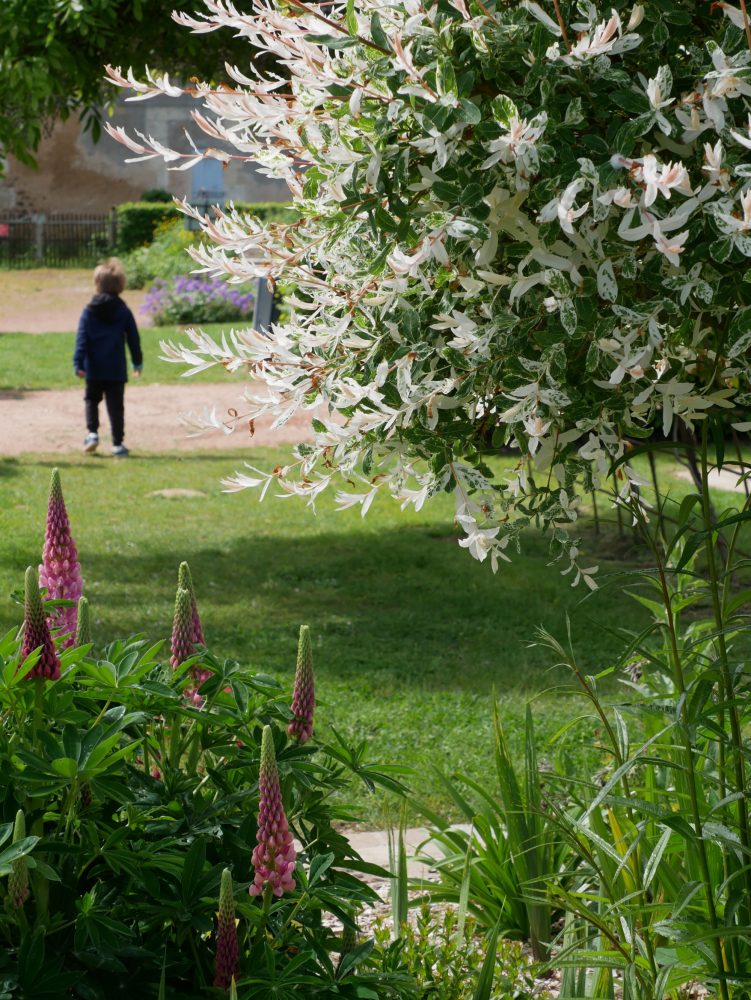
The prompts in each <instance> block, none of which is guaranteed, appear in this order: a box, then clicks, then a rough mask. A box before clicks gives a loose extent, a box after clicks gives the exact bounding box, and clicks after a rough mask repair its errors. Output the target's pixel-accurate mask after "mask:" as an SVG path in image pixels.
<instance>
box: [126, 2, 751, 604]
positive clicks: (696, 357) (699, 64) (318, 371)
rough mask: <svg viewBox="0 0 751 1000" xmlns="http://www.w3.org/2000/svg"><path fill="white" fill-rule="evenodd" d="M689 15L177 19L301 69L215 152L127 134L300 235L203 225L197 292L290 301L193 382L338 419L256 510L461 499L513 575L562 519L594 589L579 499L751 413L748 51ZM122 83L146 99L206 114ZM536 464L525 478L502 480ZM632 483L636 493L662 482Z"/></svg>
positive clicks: (729, 9)
mask: <svg viewBox="0 0 751 1000" xmlns="http://www.w3.org/2000/svg"><path fill="white" fill-rule="evenodd" d="M683 6H685V5H681V4H679V3H677V2H676V3H675V4H672V3H671V2H669V0H666V3H665V4H663V5H660V7H659V9H658V8H657V5H650V6H649V8H648V9H645V7H643V6H641V5H636V6H633V7H628V8H626V7H625V6H624V5H623V4H620V3H616V4H615V6H613V7H609V8H605V9H600V8H598V7H596V6H595V4H594V3H592V2H589V0H582V2H580V3H579V4H578V14H577V15H574V16H572V17H571V19H570V22H568V23H567V20H566V18H567V16H568V12H569V11H570V10H572V9H573V5H567V4H563V8H562V9H563V13H562V14H561V11H560V10H559V9H558V7H557V6H556V7H555V10H554V9H553V7H554V5H552V4H542V3H535V2H531V0H524V3H522V4H521V5H504V6H500V5H499V6H498V9H496V8H495V7H493V8H492V9H491V7H488V6H486V5H485V4H483V3H479V2H475V0H453V2H448V0H447V2H445V3H443V2H439V3H432V2H430V0H428V2H423V0H406V2H405V0H377V2H376V0H358V3H357V4H352V3H351V2H350V3H345V2H341V3H339V2H334V3H332V2H320V3H314V2H306V0H279V2H278V3H276V2H274V0H256V2H255V3H254V5H253V8H252V10H244V9H243V10H241V9H239V8H238V7H236V6H235V5H234V4H233V3H232V2H231V0H204V7H205V10H204V11H203V12H202V13H200V14H198V15H196V16H188V15H184V14H180V15H176V18H177V20H179V21H180V23H182V24H184V25H185V27H186V28H188V29H189V30H191V31H194V32H199V33H200V32H205V31H213V30H216V29H220V28H224V29H228V30H231V31H233V32H234V33H236V34H239V35H242V36H244V37H246V38H247V40H248V43H249V46H252V47H253V48H254V49H256V50H259V51H263V52H265V53H266V54H267V58H266V59H265V60H264V65H269V66H273V67H274V68H273V69H270V70H268V71H267V72H266V73H262V72H260V71H258V70H256V69H250V70H247V71H243V70H240V69H239V68H237V67H233V66H227V67H226V70H227V75H228V77H229V80H230V81H231V82H230V83H229V84H228V85H226V86H221V87H218V88H211V87H209V86H208V85H203V84H199V85H197V86H195V87H194V88H192V89H191V91H190V92H191V93H192V94H193V95H194V97H195V98H196V100H197V101H198V102H200V105H201V110H200V111H195V112H194V113H193V116H192V117H193V122H194V125H195V127H196V128H197V129H198V130H200V131H202V132H203V133H205V134H207V135H208V136H209V137H210V139H211V141H212V143H214V144H215V145H212V146H211V147H210V148H209V149H207V150H203V151H201V150H200V149H199V144H198V143H196V142H195V141H194V140H193V139H190V137H189V141H188V148H186V149H184V150H175V149H168V148H166V147H165V146H164V145H162V143H161V142H160V141H159V140H158V139H155V138H152V137H150V136H144V135H137V136H136V137H131V136H128V135H126V134H125V132H124V131H123V130H122V129H120V128H111V129H110V132H111V134H112V135H113V136H114V137H115V138H116V139H117V140H118V141H120V142H122V143H124V144H125V145H126V146H127V148H128V149H129V150H130V151H131V152H132V153H133V154H135V158H137V159H145V158H149V157H162V158H164V159H165V160H166V161H167V162H168V163H170V165H171V169H185V168H187V167H190V166H191V165H193V164H194V163H195V162H197V161H198V160H199V159H200V158H201V157H214V158H217V159H220V160H223V161H225V162H226V161H229V160H230V159H232V160H240V161H247V162H252V163H254V164H256V165H257V167H258V168H259V169H260V170H261V171H262V172H263V173H265V174H266V175H268V176H270V177H274V178H280V179H282V180H284V181H285V182H286V183H287V185H288V187H289V190H290V195H291V199H292V202H293V205H294V207H295V208H296V209H297V212H298V217H297V218H296V220H295V221H293V222H290V223H288V224H268V225H263V224H261V223H260V222H258V221H257V220H255V219H253V218H250V217H248V216H246V215H244V214H243V213H241V212H238V211H236V210H235V209H234V208H232V207H231V206H230V208H229V209H228V210H226V211H217V212H216V213H215V216H212V217H203V216H201V215H200V214H198V213H196V212H195V211H194V210H193V209H191V208H190V206H188V205H187V204H185V205H183V206H182V207H183V209H184V211H185V212H186V213H188V214H190V215H192V216H193V217H194V218H196V219H198V221H199V223H200V225H201V227H202V229H203V231H204V234H205V236H206V241H205V242H204V243H203V244H202V245H201V246H200V247H198V248H196V249H194V250H193V251H192V252H193V254H194V257H195V260H196V264H197V267H198V269H199V270H201V271H204V272H207V273H209V274H212V275H224V276H227V277H228V279H229V280H230V281H232V282H242V281H246V280H248V279H252V278H258V277H261V278H265V279H267V280H268V281H269V282H270V283H271V285H272V286H273V285H276V284H278V283H279V282H284V283H286V284H285V287H290V288H291V289H292V291H291V292H290V293H289V294H288V295H287V296H286V299H285V301H286V303H287V306H288V307H289V310H290V313H289V318H288V319H286V320H285V321H284V322H282V323H279V324H277V325H276V326H274V327H273V328H272V330H271V331H269V332H268V333H266V334H262V333H258V332H253V331H243V332H238V331H235V332H233V333H232V334H230V335H228V336H226V337H225V338H224V339H223V340H222V342H221V343H219V342H215V341H214V340H212V339H211V338H210V337H208V336H206V335H204V334H203V333H200V332H198V333H192V334H191V337H192V344H191V345H190V346H179V347H178V346H175V345H173V344H169V345H164V350H165V355H166V357H167V358H168V359H169V360H173V361H176V362H180V363H183V364H186V365H188V366H189V368H190V370H191V371H200V370H202V369H203V368H205V367H207V366H210V365H215V364H220V365H222V366H223V367H225V368H227V369H228V370H230V371H234V370H240V369H242V370H245V371H247V372H248V374H249V376H250V379H251V381H250V383H249V387H248V389H247V392H246V401H247V409H246V412H245V413H244V414H243V419H244V420H248V419H250V420H258V419H261V418H266V419H270V420H272V421H273V423H274V426H280V425H281V424H283V423H284V422H285V421H287V420H288V419H289V418H290V416H291V415H292V414H293V413H295V412H296V411H298V410H310V411H311V419H312V420H313V426H314V428H315V442H314V443H313V444H312V445H302V446H300V447H299V449H298V451H297V455H296V458H295V460H294V461H293V462H290V464H289V465H287V466H285V467H283V468H278V469H276V470H274V472H272V473H265V472H262V471H259V470H255V469H252V470H251V472H252V473H253V474H252V475H250V476H249V475H247V474H244V473H240V474H238V475H236V476H235V477H233V478H232V479H230V480H228V481H227V487H228V488H229V489H242V488H245V487H260V488H261V489H262V491H263V492H264V493H265V492H266V491H267V490H268V489H269V487H270V485H271V484H273V486H274V488H275V489H278V490H280V491H281V493H282V494H283V495H289V494H294V495H298V496H301V497H305V498H306V499H307V500H308V501H309V502H311V503H313V502H314V501H315V499H316V498H317V497H318V495H319V494H320V493H321V492H322V491H323V490H324V489H326V488H327V487H328V486H329V485H330V484H332V483H334V482H339V483H342V482H344V483H345V484H346V486H347V488H345V489H340V491H339V492H338V493H337V501H338V503H339V505H340V506H341V507H351V506H354V505H359V506H360V509H361V511H362V513H363V514H364V513H365V512H366V511H367V510H368V508H369V507H370V505H371V503H372V502H373V499H374V497H375V496H376V495H378V494H379V493H383V492H387V493H389V494H391V496H392V497H393V498H394V499H396V500H397V501H398V502H399V503H400V504H402V506H406V505H413V506H414V507H415V508H416V509H419V508H420V507H421V506H422V504H423V503H424V502H425V501H426V500H428V499H429V498H430V497H431V496H433V495H434V494H435V493H437V492H439V491H442V490H452V491H453V492H454V495H455V497H456V520H457V523H458V524H459V526H460V527H461V528H462V530H463V531H464V533H465V537H464V539H463V540H462V542H461V544H462V545H463V546H464V547H466V548H468V549H469V551H470V552H471V553H472V555H473V556H475V558H477V559H480V560H485V559H486V558H488V557H489V559H490V562H491V564H492V566H493V569H495V568H496V567H497V565H498V563H499V561H500V560H504V559H507V558H508V556H507V549H508V545H509V542H510V541H511V540H512V539H515V536H516V535H517V534H518V533H519V532H520V531H521V530H522V528H524V526H525V525H526V524H528V523H529V522H530V521H532V520H535V519H536V520H538V521H540V522H542V523H544V524H546V525H548V526H549V527H550V528H551V531H552V537H553V539H554V541H555V543H556V544H558V545H560V547H561V551H562V553H563V554H565V555H567V556H568V562H569V567H568V569H567V570H566V572H569V571H571V572H572V573H573V576H574V578H575V580H578V579H580V578H583V579H584V580H585V582H586V583H587V584H588V585H590V586H594V581H593V579H592V576H593V568H592V567H589V568H582V567H581V566H579V562H578V553H579V549H578V545H577V543H576V540H575V539H574V538H573V537H572V536H571V534H570V531H571V526H572V525H573V524H574V523H575V521H576V519H577V502H578V501H577V490H578V488H579V486H580V485H581V484H584V486H585V487H586V488H587V489H591V488H595V487H597V486H599V485H600V484H602V483H603V482H605V480H606V478H607V477H608V475H609V470H610V469H611V467H612V463H613V462H621V461H622V460H623V458H624V456H625V455H626V454H627V452H628V449H629V447H630V444H629V441H630V440H631V439H633V438H634V437H636V438H644V437H648V436H649V435H650V434H651V433H652V432H653V430H654V429H655V428H657V429H658V430H661V431H663V432H664V433H665V434H668V433H670V432H671V429H672V427H673V425H674V422H675V421H676V420H680V421H681V422H682V423H683V424H685V425H686V426H687V427H689V428H692V427H693V426H694V425H695V423H696V421H699V420H704V419H719V417H718V416H717V415H718V414H720V415H721V414H722V413H724V412H725V411H727V410H731V409H733V408H734V407H736V408H737V407H739V406H740V407H743V406H745V405H747V402H748V399H749V395H748V393H749V384H748V381H749V370H748V368H749V366H748V349H749V344H751V284H749V283H747V282H744V281H743V280H742V279H743V277H744V271H745V262H746V260H747V258H748V257H751V160H749V152H748V151H749V149H751V117H749V105H750V103H751V102H750V100H749V99H751V52H750V51H749V48H748V45H747V44H746V36H747V34H749V31H748V27H749V26H748V25H746V24H745V23H744V14H743V11H742V10H740V9H736V8H735V7H733V6H732V5H731V4H727V3H721V4H715V5H713V10H714V8H717V10H716V11H714V13H713V14H711V15H710V13H709V12H708V13H707V17H706V19H705V20H704V21H701V19H696V23H695V19H693V18H692V17H691V16H688V17H687V16H685V15H684V12H683ZM546 8H549V9H546ZM700 21H701V23H699V22H700ZM708 32H709V33H710V34H709V35H708ZM710 35H711V37H710ZM750 37H751V35H750ZM721 42H722V44H720V43H721ZM249 51H251V50H250V49H249ZM109 74H110V77H111V79H112V81H113V82H114V83H116V84H117V85H119V86H122V87H126V88H131V89H132V90H134V91H135V96H134V97H133V98H131V99H135V100H142V99H148V98H149V97H151V96H154V95H157V94H168V95H173V94H175V93H178V92H182V91H181V88H178V87H176V86H175V85H174V83H171V82H170V81H169V79H168V78H167V77H166V76H165V77H163V78H160V77H158V76H157V75H155V74H150V75H149V77H148V80H147V81H146V82H145V83H138V82H137V81H135V80H134V79H133V78H132V76H131V75H130V74H127V75H125V76H124V75H123V74H122V73H121V71H120V70H119V69H112V68H110V69H109ZM676 80H677V81H679V82H678V83H676V82H675V81H676ZM196 423H197V425H199V424H200V425H202V426H218V427H222V428H223V429H225V430H226V429H227V424H226V422H225V421H222V420H220V419H218V418H217V416H216V415H215V414H210V413H209V414H206V415H205V416H204V418H203V419H202V420H199V419H198V418H196ZM509 446H511V447H513V448H518V462H517V464H516V468H515V470H514V471H513V473H511V474H509V476H507V477H506V478H505V479H504V480H503V481H502V482H498V481H497V480H495V479H494V477H493V470H492V468H491V467H489V465H488V458H491V457H492V456H493V455H494V454H497V453H498V452H499V449H500V448H501V447H509ZM622 470H623V471H622V473H621V475H622V479H621V480H620V487H619V488H620V490H621V492H622V494H623V496H624V497H626V496H629V495H631V493H632V491H633V489H634V486H635V485H636V486H638V477H637V475H636V473H635V472H634V470H633V469H632V468H631V467H630V466H629V465H628V463H625V464H623V465H622Z"/></svg>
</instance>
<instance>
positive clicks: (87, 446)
mask: <svg viewBox="0 0 751 1000" xmlns="http://www.w3.org/2000/svg"><path fill="white" fill-rule="evenodd" d="M98 447H99V435H98V434H93V433H92V434H87V435H86V437H85V438H84V442H83V450H84V451H87V452H89V454H91V452H92V451H96V450H97V448H98Z"/></svg>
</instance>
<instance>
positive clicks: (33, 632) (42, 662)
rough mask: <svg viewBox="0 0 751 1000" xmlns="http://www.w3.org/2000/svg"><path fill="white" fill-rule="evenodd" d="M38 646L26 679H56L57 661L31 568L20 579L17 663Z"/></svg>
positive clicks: (57, 678)
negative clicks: (20, 624) (21, 595)
mask: <svg viewBox="0 0 751 1000" xmlns="http://www.w3.org/2000/svg"><path fill="white" fill-rule="evenodd" d="M40 646H41V647H42V652H41V655H40V657H39V659H38V660H37V663H36V665H35V667H34V669H33V670H31V671H30V672H29V673H28V674H27V675H26V676H27V678H29V679H33V678H38V679H41V680H48V681H56V680H59V679H60V660H59V658H58V655H57V650H56V649H55V644H54V642H53V641H52V636H51V635H50V629H49V625H48V624H47V619H46V618H45V616H44V605H43V604H42V597H41V594H40V593H39V584H38V583H37V574H36V572H35V571H34V569H33V567H31V566H29V568H28V569H27V570H26V577H25V579H24V608H23V642H22V643H21V663H23V661H24V660H25V659H26V657H27V656H28V655H29V653H32V652H33V651H34V650H35V649H38V648H39V647H40Z"/></svg>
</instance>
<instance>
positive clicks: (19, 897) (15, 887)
mask: <svg viewBox="0 0 751 1000" xmlns="http://www.w3.org/2000/svg"><path fill="white" fill-rule="evenodd" d="M25 837H26V817H25V816H24V814H23V810H21V809H19V810H18V812H17V813H16V822H15V823H14V824H13V843H14V844H17V843H18V841H19V840H24V839H25ZM8 895H9V897H10V901H11V903H12V904H13V906H14V907H15V908H16V909H17V910H20V909H21V907H22V906H23V904H24V903H25V902H26V900H27V899H28V898H29V866H28V865H27V863H26V858H25V857H21V858H16V859H15V860H14V861H11V863H10V875H9V876H8Z"/></svg>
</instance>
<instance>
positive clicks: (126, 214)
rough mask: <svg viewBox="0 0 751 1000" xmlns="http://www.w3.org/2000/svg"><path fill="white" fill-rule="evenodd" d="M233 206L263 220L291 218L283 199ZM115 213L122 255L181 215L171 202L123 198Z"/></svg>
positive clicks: (286, 219)
mask: <svg viewBox="0 0 751 1000" xmlns="http://www.w3.org/2000/svg"><path fill="white" fill-rule="evenodd" d="M235 207H236V208H237V209H239V210H240V211H241V212H248V213H250V214H252V215H255V216H256V217H257V218H259V219H260V220H261V221H262V222H276V221H279V222H284V221H291V220H292V219H293V218H294V215H293V212H292V209H291V207H290V206H289V205H287V204H285V203H284V202H277V201H259V202H244V201H236V202H235ZM116 212H117V249H118V252H119V253H121V254H125V253H129V252H130V251H131V250H135V249H136V247H141V246H143V245H144V244H147V243H150V242H151V241H152V239H153V238H154V234H155V232H156V231H157V229H158V227H159V226H160V225H161V224H162V223H164V222H166V221H168V220H173V219H175V220H176V219H182V218H184V216H183V215H182V214H181V212H180V211H179V209H178V208H177V206H176V205H175V204H174V202H169V203H167V202H159V201H126V202H123V203H122V204H121V205H118V206H117V208H116Z"/></svg>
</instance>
